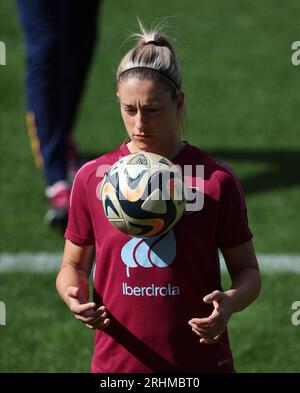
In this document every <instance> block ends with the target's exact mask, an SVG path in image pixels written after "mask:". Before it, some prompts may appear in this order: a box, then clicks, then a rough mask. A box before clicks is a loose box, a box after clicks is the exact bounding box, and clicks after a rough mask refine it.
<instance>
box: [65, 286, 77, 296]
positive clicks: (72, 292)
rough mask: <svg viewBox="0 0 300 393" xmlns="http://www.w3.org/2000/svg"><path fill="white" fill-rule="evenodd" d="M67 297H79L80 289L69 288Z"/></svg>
mask: <svg viewBox="0 0 300 393" xmlns="http://www.w3.org/2000/svg"><path fill="white" fill-rule="evenodd" d="M66 295H67V296H70V297H73V298H77V297H78V296H79V288H78V287H68V288H67V290H66Z"/></svg>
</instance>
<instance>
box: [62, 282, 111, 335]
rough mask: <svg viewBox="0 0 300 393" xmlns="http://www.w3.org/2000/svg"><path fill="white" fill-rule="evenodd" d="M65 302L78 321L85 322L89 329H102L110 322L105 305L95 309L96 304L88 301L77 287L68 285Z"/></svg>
mask: <svg viewBox="0 0 300 393" xmlns="http://www.w3.org/2000/svg"><path fill="white" fill-rule="evenodd" d="M65 295H66V299H67V304H68V306H69V308H70V310H71V311H72V313H73V314H74V315H75V318H76V319H77V320H78V321H81V322H83V323H85V325H86V326H87V327H88V328H90V329H100V330H104V329H105V328H106V327H107V326H108V325H109V323H110V319H108V318H106V317H107V312H106V308H105V306H101V307H99V308H98V309H96V310H95V308H96V304H95V303H93V302H92V303H91V302H88V301H87V299H85V298H84V297H83V296H82V295H81V294H80V292H79V288H78V287H68V288H67V290H66V294H65Z"/></svg>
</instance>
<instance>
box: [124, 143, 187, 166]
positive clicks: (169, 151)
mask: <svg viewBox="0 0 300 393" xmlns="http://www.w3.org/2000/svg"><path fill="white" fill-rule="evenodd" d="M184 145H185V143H184V142H182V141H181V140H180V139H175V140H174V141H173V143H169V144H167V145H166V146H160V147H159V148H153V149H151V148H147V149H140V148H138V147H137V146H136V145H135V144H134V143H133V142H132V141H129V142H128V143H127V147H128V150H129V151H130V153H137V152H139V151H148V152H149V153H156V154H160V155H161V156H163V157H166V158H168V159H169V160H171V161H172V159H173V158H174V157H175V156H176V155H177V154H178V153H179V152H180V150H181V149H182V148H183V146H184Z"/></svg>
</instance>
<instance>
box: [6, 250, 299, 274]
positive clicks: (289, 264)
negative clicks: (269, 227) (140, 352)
mask: <svg viewBox="0 0 300 393" xmlns="http://www.w3.org/2000/svg"><path fill="white" fill-rule="evenodd" d="M61 258H62V253H49V252H41V253H29V252H25V253H16V254H14V253H2V254H0V273H1V272H12V271H19V272H40V273H48V272H58V270H59V268H60V265H61ZM220 259H221V270H222V271H225V270H226V267H225V263H224V260H223V258H222V257H221V258H220ZM257 259H258V262H259V266H260V269H261V271H262V272H295V273H300V255H299V254H298V255H286V254H280V255H278V254H277V255H276V254H258V255H257Z"/></svg>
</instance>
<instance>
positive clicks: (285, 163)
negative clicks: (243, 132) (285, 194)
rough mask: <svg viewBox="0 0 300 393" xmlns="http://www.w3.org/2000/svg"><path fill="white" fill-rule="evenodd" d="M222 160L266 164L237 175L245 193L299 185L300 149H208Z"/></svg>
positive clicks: (238, 163)
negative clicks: (258, 168)
mask: <svg viewBox="0 0 300 393" xmlns="http://www.w3.org/2000/svg"><path fill="white" fill-rule="evenodd" d="M209 153H210V154H211V155H213V156H214V157H215V158H217V159H218V160H220V161H222V162H225V163H226V162H229V161H230V165H234V164H232V162H233V161H237V165H240V164H241V163H243V162H245V163H248V164H250V165H251V163H253V164H260V163H262V164H267V165H268V166H269V169H266V170H265V171H263V172H261V173H256V170H255V168H254V170H253V173H251V175H248V176H247V175H246V176H241V177H239V179H240V181H241V184H242V187H243V190H244V192H245V193H246V194H253V193H258V192H266V191H273V190H279V189H282V188H286V187H292V186H299V185H300V150H258V151H257V150H236V149H234V150H227V149H226V150H222V149H220V150H219V149H216V150H211V151H209ZM233 169H234V168H233Z"/></svg>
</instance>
